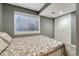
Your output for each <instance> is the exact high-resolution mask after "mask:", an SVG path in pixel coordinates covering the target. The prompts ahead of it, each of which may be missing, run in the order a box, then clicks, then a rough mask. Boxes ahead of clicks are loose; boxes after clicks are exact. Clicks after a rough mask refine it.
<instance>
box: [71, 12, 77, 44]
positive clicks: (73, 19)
mask: <svg viewBox="0 0 79 59" xmlns="http://www.w3.org/2000/svg"><path fill="white" fill-rule="evenodd" d="M71 43H72V44H74V45H76V12H73V13H71Z"/></svg>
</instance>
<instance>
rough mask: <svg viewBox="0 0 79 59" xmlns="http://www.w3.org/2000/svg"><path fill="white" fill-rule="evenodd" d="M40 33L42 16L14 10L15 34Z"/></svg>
mask: <svg viewBox="0 0 79 59" xmlns="http://www.w3.org/2000/svg"><path fill="white" fill-rule="evenodd" d="M31 33H40V17H39V16H37V15H32V14H28V13H22V12H14V34H31Z"/></svg>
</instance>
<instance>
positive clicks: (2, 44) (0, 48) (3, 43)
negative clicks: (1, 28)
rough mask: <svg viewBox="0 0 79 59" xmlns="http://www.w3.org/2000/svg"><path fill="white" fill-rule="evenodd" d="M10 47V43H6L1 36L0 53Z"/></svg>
mask: <svg viewBox="0 0 79 59" xmlns="http://www.w3.org/2000/svg"><path fill="white" fill-rule="evenodd" d="M7 47H8V43H6V42H5V41H4V40H3V39H1V38H0V53H1V52H2V51H3V50H4V49H6V48H7Z"/></svg>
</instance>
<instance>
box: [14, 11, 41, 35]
mask: <svg viewBox="0 0 79 59" xmlns="http://www.w3.org/2000/svg"><path fill="white" fill-rule="evenodd" d="M18 14H20V15H25V16H27V15H28V16H34V17H37V20H38V31H23V32H17V31H16V15H18ZM39 33H40V16H38V15H34V14H30V13H24V12H18V11H14V35H18V34H39Z"/></svg>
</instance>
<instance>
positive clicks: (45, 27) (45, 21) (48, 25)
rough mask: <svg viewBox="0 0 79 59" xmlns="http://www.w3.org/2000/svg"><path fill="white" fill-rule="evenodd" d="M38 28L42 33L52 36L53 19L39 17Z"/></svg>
mask: <svg viewBox="0 0 79 59" xmlns="http://www.w3.org/2000/svg"><path fill="white" fill-rule="evenodd" d="M40 28H41V29H40V31H41V34H42V35H45V36H48V37H51V38H53V19H51V18H47V17H40Z"/></svg>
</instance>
